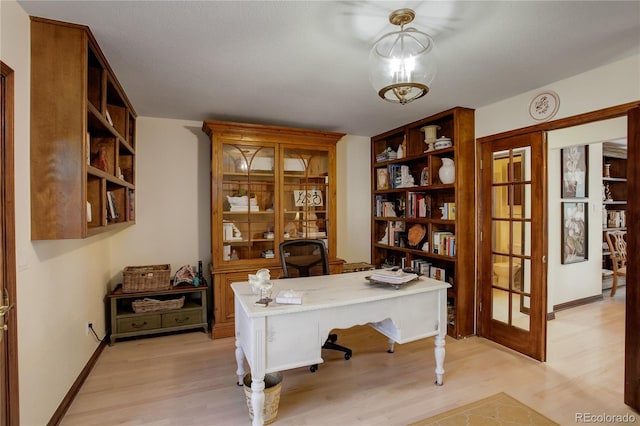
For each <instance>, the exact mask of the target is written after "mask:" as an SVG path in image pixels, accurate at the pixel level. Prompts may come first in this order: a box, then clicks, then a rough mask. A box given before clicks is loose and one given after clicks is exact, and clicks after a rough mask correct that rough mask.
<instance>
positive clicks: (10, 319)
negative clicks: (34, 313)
mask: <svg viewBox="0 0 640 426" xmlns="http://www.w3.org/2000/svg"><path fill="white" fill-rule="evenodd" d="M0 72H1V76H2V80H3V84H2V92H3V93H2V96H1V99H2V101H1V103H2V105H0V121H1V123H0V133H1V134H0V139H1V142H0V143H1V144H2V146H1V147H0V150H1V153H0V161H2V169H1V173H2V176H1V177H0V179H1V184H0V198H1V200H0V206H1V207H0V208H2V213H1V216H2V217H3V219H4V220H3V221H2V225H1V226H2V256H3V259H2V282H3V283H4V287H5V288H6V289H7V291H8V293H9V295H10V296H11V298H12V299H13V300H12V303H14V304H15V303H16V300H15V297H16V239H15V196H14V191H15V189H14V188H15V181H14V151H13V144H14V139H13V138H14V133H13V132H14V81H13V79H14V72H13V70H12V69H11V68H10V67H8V66H7V65H5V63H4V62H2V61H0ZM1 299H2V298H1V297H0V300H1ZM16 306H17V304H16ZM6 323H7V324H8V325H9V329H8V330H7V331H6V332H5V336H4V340H3V343H4V345H5V346H4V347H6V348H7V357H6V366H3V369H4V371H3V372H2V374H1V376H2V380H3V381H4V386H5V390H6V395H4V398H5V400H4V401H2V404H3V407H4V408H5V410H4V412H3V413H2V419H0V420H1V422H2V424H3V425H7V426H9V425H19V424H20V410H19V403H18V397H19V394H18V316H17V308H14V309H11V310H10V311H9V312H8V313H7V314H6ZM3 350H4V348H3Z"/></svg>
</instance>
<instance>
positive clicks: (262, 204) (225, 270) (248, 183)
mask: <svg viewBox="0 0 640 426" xmlns="http://www.w3.org/2000/svg"><path fill="white" fill-rule="evenodd" d="M202 129H203V131H204V132H205V133H206V134H207V135H208V136H209V137H210V138H211V145H212V150H211V153H212V157H211V170H212V182H211V257H212V278H213V307H214V309H213V317H214V324H213V327H212V332H213V336H214V337H216V338H218V337H229V336H233V335H234V333H235V329H234V303H233V291H232V290H231V287H230V286H231V283H233V282H237V281H247V279H248V274H254V273H255V272H256V271H257V270H258V269H261V268H267V269H269V270H270V271H271V277H272V278H278V277H280V275H281V273H282V269H281V267H280V253H279V245H280V243H281V242H282V241H285V240H289V239H298V238H315V239H322V240H323V241H324V242H325V244H326V246H327V250H328V252H329V258H330V265H331V272H332V273H339V272H342V263H343V261H342V260H341V259H337V258H336V210H335V203H334V201H335V199H336V182H335V169H336V143H337V142H338V140H339V139H340V138H342V136H344V134H342V133H333V132H322V131H315V130H306V129H294V128H287V127H277V126H263V125H256V124H244V123H229V122H221V121H205V122H204V123H203V126H202Z"/></svg>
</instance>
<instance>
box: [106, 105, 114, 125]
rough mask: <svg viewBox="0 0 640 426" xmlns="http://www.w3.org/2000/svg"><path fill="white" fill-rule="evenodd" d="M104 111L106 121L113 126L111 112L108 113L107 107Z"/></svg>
mask: <svg viewBox="0 0 640 426" xmlns="http://www.w3.org/2000/svg"><path fill="white" fill-rule="evenodd" d="M105 111H106V113H105V118H106V119H107V122H108V123H109V124H110V125H111V126H113V120H112V119H111V114H109V110H108V109H107V110H105Z"/></svg>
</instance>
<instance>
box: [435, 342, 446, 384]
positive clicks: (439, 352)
mask: <svg viewBox="0 0 640 426" xmlns="http://www.w3.org/2000/svg"><path fill="white" fill-rule="evenodd" d="M434 353H435V356H436V385H438V386H442V377H443V376H444V336H440V335H437V336H436V338H435V349H434Z"/></svg>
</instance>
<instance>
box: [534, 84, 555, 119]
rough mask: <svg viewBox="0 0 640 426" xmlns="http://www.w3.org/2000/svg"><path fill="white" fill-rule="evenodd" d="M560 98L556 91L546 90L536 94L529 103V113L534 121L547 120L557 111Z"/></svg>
mask: <svg viewBox="0 0 640 426" xmlns="http://www.w3.org/2000/svg"><path fill="white" fill-rule="evenodd" d="M559 107H560V98H559V97H558V94H557V93H556V92H552V91H550V90H547V91H545V92H542V93H539V94H537V95H536V96H535V97H534V98H533V99H532V100H531V104H529V115H530V116H531V118H533V119H534V120H536V121H547V120H549V119H551V118H552V117H553V116H554V115H556V113H557V112H558V108H559Z"/></svg>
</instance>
